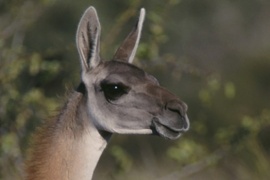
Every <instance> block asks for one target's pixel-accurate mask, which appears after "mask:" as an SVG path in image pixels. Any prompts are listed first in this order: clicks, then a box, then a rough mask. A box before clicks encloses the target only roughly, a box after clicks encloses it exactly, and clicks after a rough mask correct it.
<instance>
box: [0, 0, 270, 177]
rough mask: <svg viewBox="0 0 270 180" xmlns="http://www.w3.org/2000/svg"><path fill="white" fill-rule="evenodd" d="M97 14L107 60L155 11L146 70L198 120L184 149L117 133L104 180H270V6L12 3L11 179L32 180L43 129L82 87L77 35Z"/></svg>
mask: <svg viewBox="0 0 270 180" xmlns="http://www.w3.org/2000/svg"><path fill="white" fill-rule="evenodd" d="M89 5H93V6H95V7H96V9H97V11H98V14H99V16H100V21H101V24H102V37H101V40H102V54H103V57H105V58H107V59H110V57H112V55H113V52H114V51H115V49H116V48H117V46H118V45H119V43H120V42H121V41H122V40H123V38H124V37H125V36H126V34H128V33H129V31H130V30H131V28H132V26H133V25H134V23H135V21H136V18H137V15H138V12H139V8H140V7H145V8H146V11H147V16H146V21H145V26H144V30H143V34H142V39H141V43H140V47H139V49H138V52H137V59H136V60H135V64H136V65H138V66H139V67H141V68H143V69H145V70H146V71H147V72H149V73H151V74H153V75H154V76H156V77H157V78H158V79H159V81H160V83H161V85H163V86H165V87H167V88H168V89H170V90H171V91H172V92H174V93H175V94H177V95H178V96H179V97H181V98H182V99H183V100H184V101H185V102H187V104H188V105H189V112H188V114H189V117H190V120H191V129H190V131H189V132H188V133H186V134H185V135H183V136H182V137H181V138H180V139H179V140H177V141H168V140H165V139H162V138H159V137H153V136H124V135H114V136H113V138H112V140H111V142H110V144H109V146H108V148H107V149H106V150H105V153H104V154H103V156H102V158H101V160H100V163H99V164H98V166H97V169H96V173H95V176H94V179H117V180H118V179H120V180H121V179H123V180H124V179H125V180H137V179H140V180H149V179H158V180H178V179H188V180H190V179H192V180H193V179H194V180H197V179H200V180H202V179H207V180H209V179H219V180H223V179H224V180H227V179H228V180H229V179H230V180H231V179H240V180H241V179H244V180H248V179H260V180H263V179H270V171H269V170H270V157H269V155H270V151H269V150H270V1H269V0H219V1H210V0H204V1H202V0H147V1H143V0H126V1H124V0H122V1H120V0H111V1H105V0H79V1H73V0H1V1H0V179H22V177H23V161H24V159H25V158H26V152H27V151H26V150H27V147H28V146H29V141H30V137H31V134H32V133H33V131H34V129H35V127H36V126H38V125H39V124H40V123H41V122H42V121H46V119H47V118H48V117H50V116H53V115H55V114H56V113H57V110H56V109H57V108H58V107H61V104H62V103H63V102H64V101H65V98H66V94H67V91H70V89H73V88H74V87H76V86H77V85H78V83H79V81H80V76H79V75H80V67H79V61H78V54H77V51H76V47H75V32H76V28H77V23H78V21H79V19H80V16H81V14H82V13H83V11H84V10H85V9H86V8H87V7H88V6H89Z"/></svg>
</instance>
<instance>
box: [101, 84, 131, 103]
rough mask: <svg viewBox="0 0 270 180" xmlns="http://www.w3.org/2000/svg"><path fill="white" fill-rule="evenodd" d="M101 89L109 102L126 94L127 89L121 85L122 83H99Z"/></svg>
mask: <svg viewBox="0 0 270 180" xmlns="http://www.w3.org/2000/svg"><path fill="white" fill-rule="evenodd" d="M100 86H101V89H102V91H103V92H104V96H105V98H106V99H107V100H109V101H114V100H117V99H118V98H120V97H121V96H123V95H124V94H127V93H128V91H129V87H127V86H125V85H123V84H122V83H109V82H106V81H103V82H101V85H100Z"/></svg>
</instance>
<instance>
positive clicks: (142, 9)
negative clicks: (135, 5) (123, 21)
mask: <svg viewBox="0 0 270 180" xmlns="http://www.w3.org/2000/svg"><path fill="white" fill-rule="evenodd" d="M140 14H141V15H144V14H145V8H143V7H142V8H141V10H140Z"/></svg>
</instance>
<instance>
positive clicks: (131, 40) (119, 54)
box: [113, 8, 145, 63]
mask: <svg viewBox="0 0 270 180" xmlns="http://www.w3.org/2000/svg"><path fill="white" fill-rule="evenodd" d="M144 17H145V9H144V8H141V11H140V16H139V19H138V21H137V23H136V25H135V27H134V28H133V30H132V31H131V32H130V33H129V35H128V36H127V37H126V39H125V40H124V42H123V43H122V44H121V46H120V47H119V48H118V49H117V51H116V53H115V55H114V57H113V60H116V61H124V62H128V63H132V61H133V60H134V56H135V54H136V51H137V47H138V44H139V40H140V37H141V31H142V26H143V21H144Z"/></svg>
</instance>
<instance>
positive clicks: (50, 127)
mask: <svg viewBox="0 0 270 180" xmlns="http://www.w3.org/2000/svg"><path fill="white" fill-rule="evenodd" d="M82 98H83V94H81V93H78V92H74V93H72V94H71V96H70V98H69V99H68V101H67V103H66V104H65V106H64V107H63V109H62V111H61V112H60V113H59V115H58V116H57V117H55V118H53V119H51V120H49V121H47V122H46V123H44V124H43V126H42V127H40V128H39V129H38V130H37V131H36V133H35V135H34V137H33V143H32V148H31V149H30V157H29V159H28V161H27V162H26V172H27V177H26V179H28V180H34V179H35V180H36V179H50V174H52V173H58V172H59V171H60V169H61V168H62V167H56V166H55V165H56V164H63V162H59V161H61V159H60V158H59V157H60V156H58V155H59V154H61V156H65V154H62V153H66V152H65V149H66V148H67V147H66V146H65V144H66V143H70V141H72V140H74V139H76V138H77V137H78V136H80V134H81V132H82V131H83V130H84V125H85V124H86V123H87V122H81V121H80V118H79V116H80V114H79V113H78V109H79V106H80V103H81V102H82ZM64 141H66V142H64ZM63 146H65V147H63ZM61 148H62V150H61ZM66 155H67V154H66ZM50 161H52V163H50V164H49V162H50ZM52 168H53V169H52ZM67 173H68V172H67Z"/></svg>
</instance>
